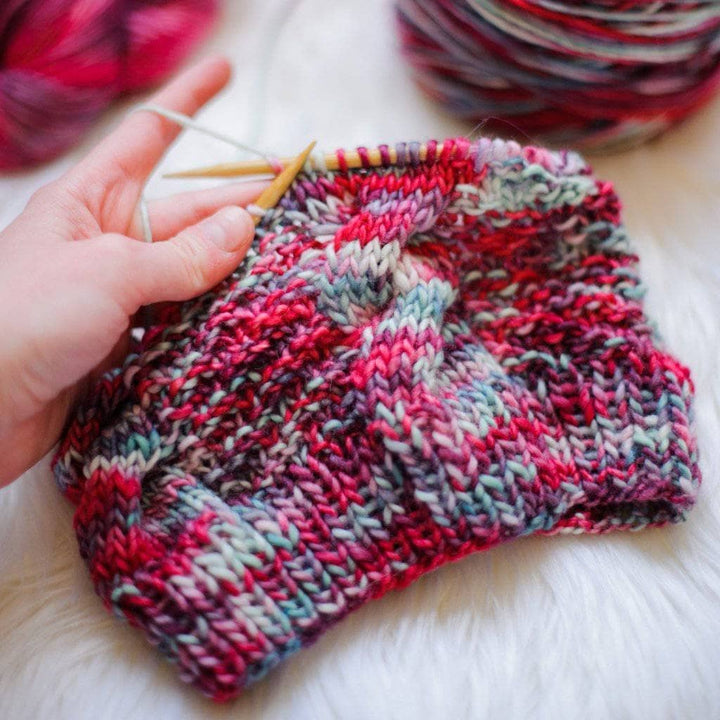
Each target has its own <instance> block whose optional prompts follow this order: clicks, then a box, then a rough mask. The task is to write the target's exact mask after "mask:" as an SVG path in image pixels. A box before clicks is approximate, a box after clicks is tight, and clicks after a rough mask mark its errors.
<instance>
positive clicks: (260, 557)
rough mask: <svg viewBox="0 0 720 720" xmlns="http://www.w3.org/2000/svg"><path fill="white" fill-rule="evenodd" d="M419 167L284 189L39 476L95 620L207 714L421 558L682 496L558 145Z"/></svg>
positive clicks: (454, 150) (638, 330)
mask: <svg viewBox="0 0 720 720" xmlns="http://www.w3.org/2000/svg"><path fill="white" fill-rule="evenodd" d="M427 148H428V159H427V160H425V161H421V159H420V153H419V146H418V144H416V143H412V144H401V145H399V146H398V147H397V152H398V161H397V163H396V164H394V165H393V166H390V155H389V152H388V149H387V147H383V148H381V150H382V152H383V157H387V162H386V166H384V167H379V168H370V167H365V168H361V169H358V170H348V169H347V167H346V166H344V165H343V164H342V161H343V157H344V156H343V153H342V152H338V157H339V159H340V161H341V166H342V167H341V170H340V171H338V172H316V171H312V170H306V172H305V173H304V174H302V175H300V176H299V177H298V178H297V180H296V181H295V183H294V184H293V186H292V187H291V189H290V190H289V191H288V192H287V193H286V195H285V196H284V197H283V198H282V200H281V202H280V204H279V205H278V206H277V207H276V208H275V209H273V210H271V211H268V212H267V213H266V214H265V215H264V217H263V219H262V222H261V223H260V226H259V228H258V232H257V234H256V237H255V241H254V243H253V247H252V249H251V250H250V252H249V254H248V256H247V257H246V259H245V260H244V261H243V263H242V264H241V265H240V267H239V268H238V269H237V271H236V272H235V273H234V274H233V275H232V276H231V277H229V278H228V279H227V280H225V281H224V282H223V283H221V284H220V285H219V286H217V288H215V290H214V291H213V292H211V293H208V294H206V295H204V296H202V297H201V298H199V299H197V300H193V301H190V302H186V303H182V304H177V305H174V306H171V307H170V309H169V310H167V311H166V313H165V315H164V316H163V317H162V319H161V321H160V322H158V324H156V325H154V326H153V327H151V328H150V329H148V330H147V331H146V332H145V334H144V336H143V337H142V338H141V339H139V340H136V342H135V347H134V348H133V352H132V354H130V355H129V356H128V358H127V359H126V361H125V363H124V365H123V367H122V368H120V369H117V370H114V371H112V372H109V373H108V374H106V375H105V376H104V377H103V378H102V379H101V380H100V381H99V382H98V384H97V385H96V387H95V388H94V391H93V392H92V393H90V394H89V395H88V397H87V400H86V401H85V402H84V404H83V405H82V406H81V407H80V408H79V409H78V411H77V415H76V417H75V418H74V420H73V422H72V424H71V425H70V427H69V429H68V430H67V433H66V436H65V437H64V439H63V441H62V443H61V447H60V449H59V451H58V454H57V456H56V458H55V462H54V469H55V474H56V478H57V481H58V483H59V485H60V487H61V488H62V490H63V491H64V492H65V493H66V495H67V496H68V497H69V498H70V500H72V502H73V503H75V504H76V505H77V511H76V515H75V528H76V531H77V535H78V538H79V545H80V551H81V554H82V556H83V557H84V558H85V559H86V560H87V562H88V564H89V567H90V571H91V575H92V579H93V582H94V584H95V587H96V588H97V592H98V593H99V595H100V596H101V598H102V599H103V600H104V602H105V604H106V605H107V606H108V607H109V608H112V609H113V610H114V611H115V613H116V614H118V615H120V616H121V617H124V618H126V619H127V620H128V621H129V622H130V623H131V624H132V625H136V626H139V627H140V628H142V629H143V630H144V631H145V633H146V635H147V637H148V638H149V640H150V642H151V643H153V644H154V645H157V646H158V647H159V648H160V649H161V650H162V651H163V652H164V653H165V654H166V655H168V656H169V657H170V658H171V659H172V660H173V661H175V662H176V663H177V665H178V668H179V671H180V675H181V677H182V678H183V679H184V680H186V681H188V682H192V683H193V684H195V685H196V686H197V687H198V688H200V689H201V690H202V691H203V692H204V693H206V694H208V695H211V696H212V697H214V698H216V699H219V700H222V699H227V698H230V697H232V696H234V695H236V694H238V693H239V692H240V691H241V690H242V689H243V688H244V687H246V686H247V685H248V684H250V683H252V682H254V681H255V680H257V679H258V678H260V677H262V676H263V675H264V674H265V673H266V672H267V671H268V670H270V669H271V668H272V667H273V666H275V665H277V664H278V663H279V662H280V661H281V660H282V659H283V658H285V657H286V656H288V655H290V654H291V653H293V652H295V651H296V650H299V649H300V648H301V647H303V646H306V645H309V644H310V643H312V642H313V641H314V640H315V639H316V638H317V637H318V636H319V635H320V634H321V633H322V632H324V631H325V630H326V629H327V628H329V627H330V626H332V625H333V624H335V623H336V622H338V621H339V620H340V619H341V618H342V617H343V616H345V615H346V614H347V613H348V612H350V611H351V610H353V609H355V608H357V607H358V606H360V605H361V604H363V603H364V602H365V601H367V600H370V599H372V598H376V597H379V596H381V595H383V594H384V593H385V592H387V591H388V590H390V589H392V588H397V587H400V586H403V585H406V584H407V583H409V582H411V581H412V580H414V579H415V578H417V577H418V576H419V575H421V574H422V573H424V572H427V571H428V570H431V569H432V568H435V567H437V566H439V565H441V564H443V563H445V562H447V561H449V560H455V559H458V558H460V557H461V556H463V555H465V554H467V553H470V552H472V551H475V550H481V549H486V548H490V547H492V546H494V545H496V544H497V543H499V542H502V541H505V540H509V539H511V538H515V537H518V536H522V535H528V534H530V533H543V534H550V533H556V532H560V531H567V532H580V531H582V532H593V533H599V532H605V531H609V530H614V529H640V528H643V527H645V526H648V525H662V524H665V523H668V522H676V521H679V520H682V519H684V518H685V516H686V513H687V511H688V509H689V508H690V507H691V506H692V504H693V502H694V499H695V495H696V491H697V487H698V484H699V481H700V478H699V473H698V468H697V462H696V445H695V440H694V438H693V436H692V433H691V425H690V417H689V413H690V402H691V394H692V384H691V380H690V378H689V374H688V371H687V370H686V368H684V367H683V366H682V365H680V364H679V363H678V362H677V361H675V360H674V359H673V358H672V357H670V356H669V355H667V354H666V353H665V352H663V351H662V350H661V349H659V348H658V346H657V338H655V336H654V332H653V330H652V328H651V326H650V325H649V324H648V322H647V320H646V318H645V316H644V314H643V310H642V306H641V295H642V289H641V285H640V282H639V279H638V276H637V273H636V270H635V263H636V259H637V258H636V257H635V256H634V255H633V254H632V253H631V251H630V249H629V247H628V241H627V237H626V234H625V231H624V229H623V227H622V225H621V224H620V220H619V203H618V199H617V197H616V196H615V194H614V192H613V190H612V188H611V186H610V185H609V184H608V183H605V182H601V181H598V180H596V179H594V178H593V176H592V174H591V171H590V169H589V167H588V166H587V165H586V164H585V163H584V162H583V161H582V159H581V158H580V157H579V156H578V155H576V154H574V153H571V152H550V151H548V150H545V149H541V148H535V147H524V148H523V147H520V146H519V145H518V144H516V143H514V142H504V141H497V140H489V139H480V140H478V141H477V142H473V143H471V142H469V141H466V140H464V139H455V140H448V141H445V142H444V143H442V146H441V147H440V146H439V145H437V144H436V143H433V142H431V143H428V144H427ZM359 152H360V153H361V154H363V157H365V156H366V155H367V151H366V150H364V149H360V151H359ZM368 164H369V163H368Z"/></svg>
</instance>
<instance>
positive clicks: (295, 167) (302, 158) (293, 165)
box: [253, 140, 317, 225]
mask: <svg viewBox="0 0 720 720" xmlns="http://www.w3.org/2000/svg"><path fill="white" fill-rule="evenodd" d="M316 142H317V141H316V140H313V141H312V142H311V143H310V144H309V145H308V146H307V147H306V148H305V149H304V150H303V151H302V152H301V153H300V154H299V155H298V156H297V157H294V158H289V159H288V162H287V163H283V165H285V167H284V169H283V170H282V172H281V173H280V174H279V175H278V176H277V177H276V178H275V179H274V180H273V181H272V182H271V183H270V185H268V186H267V187H266V188H265V189H264V190H263V191H262V193H260V197H259V198H258V199H257V200H256V201H255V202H254V203H253V205H255V207H259V208H262V209H263V210H269V209H270V208H274V207H275V205H277V203H278V200H280V198H281V197H282V196H283V195H284V194H285V191H286V190H287V189H288V188H289V187H290V185H292V182H293V180H294V179H295V178H296V177H297V175H298V173H299V172H300V171H301V170H302V169H303V166H304V165H305V163H306V162H307V159H308V157H309V155H310V153H311V152H312V150H313V148H314V147H315V143H316ZM270 172H272V170H270ZM260 219H261V216H260V215H257V216H256V217H255V224H256V225H257V224H258V223H259V222H260Z"/></svg>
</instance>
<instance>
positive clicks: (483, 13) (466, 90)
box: [395, 0, 720, 151]
mask: <svg viewBox="0 0 720 720" xmlns="http://www.w3.org/2000/svg"><path fill="white" fill-rule="evenodd" d="M395 3H396V8H397V22H398V29H399V36H400V43H401V46H402V50H403V54H404V55H405V57H406V58H407V59H408V60H409V61H410V63H411V65H412V68H413V74H414V76H415V79H416V80H417V82H418V84H419V85H420V86H421V87H422V88H423V90H425V91H426V92H427V93H428V95H430V97H432V98H433V99H435V100H437V101H438V102H439V103H440V104H441V105H442V106H443V107H444V108H445V109H447V110H449V111H450V112H452V113H454V114H456V115H458V116H460V117H463V118H467V119H469V120H472V121H473V122H483V123H488V121H489V123H490V127H495V128H496V129H497V130H498V131H500V132H503V133H505V134H508V133H512V132H513V131H519V132H520V134H524V136H525V137H527V134H529V135H530V136H531V137H533V138H535V137H541V138H543V140H544V141H545V142H550V143H553V144H557V145H560V146H562V147H566V146H567V145H572V146H574V147H582V148H584V149H586V150H589V149H592V150H603V151H609V150H620V149H624V148H626V147H628V146H632V145H635V144H638V143H640V142H643V141H645V140H648V139H649V138H652V137H655V136H656V135H658V134H660V133H661V132H663V131H664V130H666V129H667V128H669V127H670V126H672V125H674V124H675V123H677V122H679V121H680V120H681V119H682V118H684V117H686V116H687V115H688V114H690V113H691V112H692V111H693V110H695V109H696V108H698V107H700V106H701V105H703V104H704V103H705V102H707V101H708V100H709V99H710V98H711V97H712V96H713V94H714V93H715V92H716V91H717V89H718V86H720V2H718V0H695V1H693V2H678V1H677V0H656V1H653V2H648V0H584V2H578V1H577V0H395ZM498 120H499V121H500V122H499V123H498V122H496V121H498ZM493 123H494V124H493Z"/></svg>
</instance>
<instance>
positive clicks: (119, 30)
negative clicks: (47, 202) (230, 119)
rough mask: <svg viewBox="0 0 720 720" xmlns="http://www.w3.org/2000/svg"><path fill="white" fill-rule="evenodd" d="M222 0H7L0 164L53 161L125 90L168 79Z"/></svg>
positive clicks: (0, 56)
mask: <svg viewBox="0 0 720 720" xmlns="http://www.w3.org/2000/svg"><path fill="white" fill-rule="evenodd" d="M218 7H219V0H6V1H5V2H4V3H2V6H1V7H0V169H2V170H10V169H16V168H20V167H24V166H28V165H35V164H38V163H41V162H45V161H47V160H50V159H52V158H54V157H56V156H57V155H59V154H60V153H62V152H63V151H64V150H66V149H68V148H69V147H70V146H72V145H73V144H74V143H75V142H77V141H78V140H79V139H80V138H81V137H82V135H83V133H84V132H85V131H86V130H87V129H88V127H89V126H90V125H91V124H92V123H93V122H94V121H95V120H96V118H97V117H98V115H99V114H100V113H101V112H102V111H103V110H104V109H105V108H106V107H107V106H108V105H109V104H110V103H111V102H112V101H113V100H114V99H115V98H116V97H117V96H118V95H121V94H124V93H128V92H135V91H139V90H143V89H145V88H147V87H150V86H152V85H155V84H157V83H159V82H160V81H162V80H163V79H165V78H166V77H167V76H168V74H169V73H170V72H172V70H173V69H174V68H175V67H176V66H177V65H178V63H180V62H181V61H182V60H183V59H184V58H185V57H186V56H187V54H188V52H189V51H190V50H191V49H192V48H193V47H194V46H195V45H196V44H197V43H198V42H199V41H200V40H201V39H202V38H203V37H204V36H205V35H206V33H207V31H208V30H209V28H210V26H211V23H212V21H213V19H214V18H215V16H216V14H217V10H218Z"/></svg>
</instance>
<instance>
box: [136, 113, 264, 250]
mask: <svg viewBox="0 0 720 720" xmlns="http://www.w3.org/2000/svg"><path fill="white" fill-rule="evenodd" d="M130 112H152V113H155V114H156V115H160V116H161V117H164V118H166V119H167V120H170V121H172V122H174V123H177V124H178V125H180V126H181V127H183V128H184V129H186V130H195V131H197V132H200V133H203V134H204V135H208V136H210V137H212V138H215V139H216V140H220V141H221V142H224V143H227V144H228V145H232V146H233V147H234V148H237V149H238V150H245V151H246V152H249V153H252V154H253V155H258V156H259V157H261V158H263V159H264V160H267V162H268V163H269V164H270V165H274V164H275V162H276V161H275V158H273V157H271V156H270V155H267V154H266V153H264V152H261V151H260V150H256V149H255V148H252V147H250V146H249V145H245V144H244V143H241V142H240V141H239V140H236V139H235V138H232V137H230V136H229V135H225V134H224V133H221V132H218V131H217V130H213V129H212V128H208V127H205V126H204V125H201V124H200V123H198V122H197V121H196V120H193V118H191V117H189V116H188V115H183V114H182V113H179V112H175V111H174V110H167V109H166V108H163V107H160V106H159V105H152V104H142V105H138V106H137V107H135V108H133V109H132V110H131V111H130ZM146 186H147V183H145V185H144V186H143V189H142V192H141V193H140V203H139V205H140V223H141V225H142V231H143V238H144V239H145V242H149V243H151V242H152V241H153V240H152V228H151V227H150V214H149V213H148V208H147V202H146V200H145V188H146Z"/></svg>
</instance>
